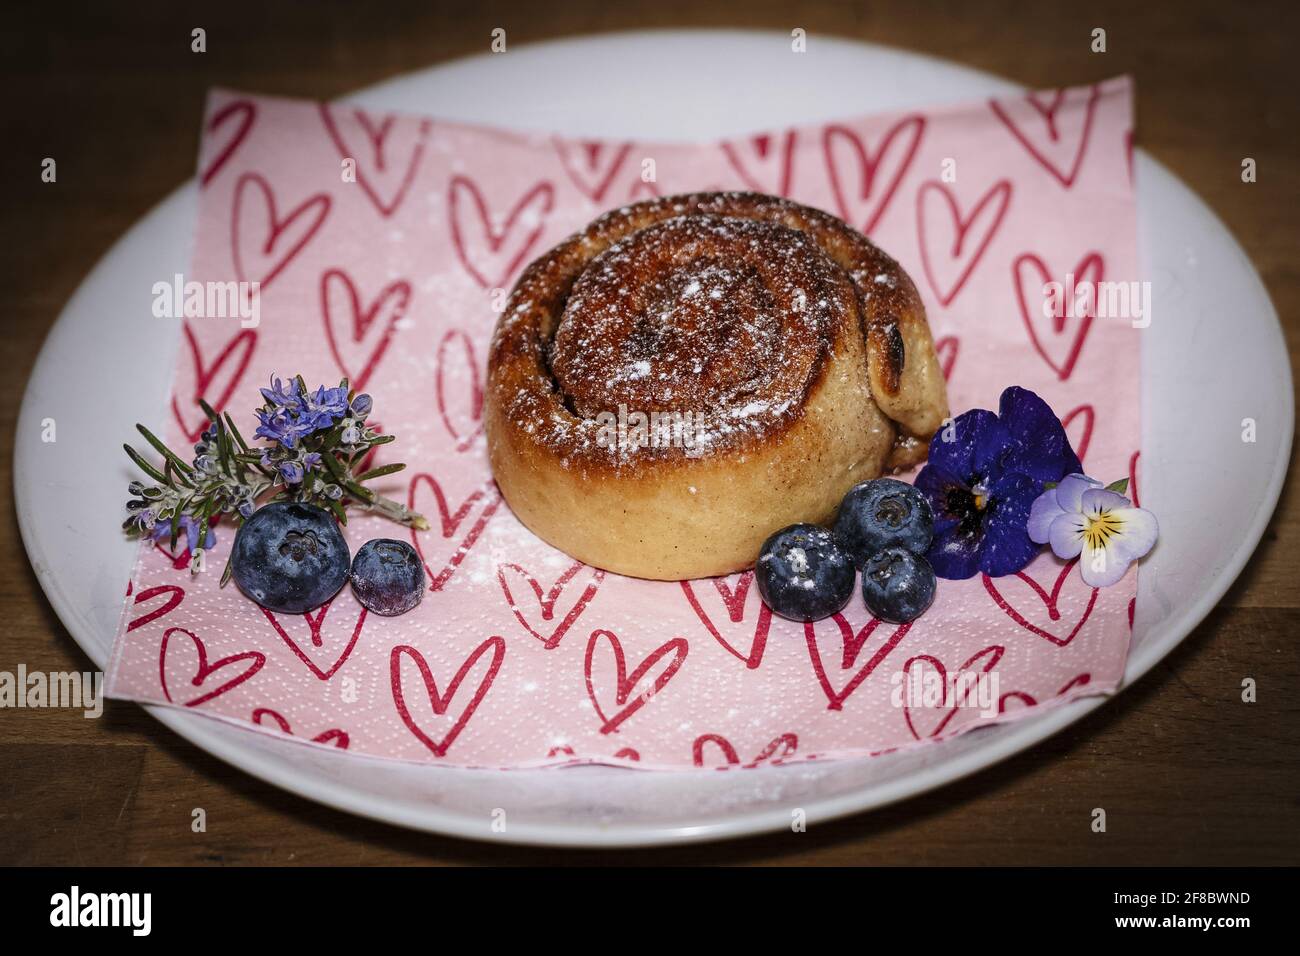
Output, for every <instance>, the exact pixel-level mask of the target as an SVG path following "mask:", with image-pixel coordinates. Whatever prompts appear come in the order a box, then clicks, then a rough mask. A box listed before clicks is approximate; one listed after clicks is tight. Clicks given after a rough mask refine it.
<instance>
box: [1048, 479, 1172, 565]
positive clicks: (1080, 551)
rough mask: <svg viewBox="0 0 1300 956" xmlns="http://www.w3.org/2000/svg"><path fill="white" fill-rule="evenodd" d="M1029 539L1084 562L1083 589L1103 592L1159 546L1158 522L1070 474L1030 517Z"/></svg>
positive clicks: (1094, 482) (1093, 483)
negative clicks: (1086, 586) (1136, 562)
mask: <svg viewBox="0 0 1300 956" xmlns="http://www.w3.org/2000/svg"><path fill="white" fill-rule="evenodd" d="M1026 530H1027V531H1028V532H1029V537H1030V538H1031V539H1032V540H1034V541H1036V542H1038V543H1039V544H1050V545H1051V546H1052V552H1053V553H1054V554H1055V555H1056V556H1057V557H1058V558H1064V559H1066V560H1069V559H1071V558H1078V559H1079V573H1080V575H1082V577H1083V580H1084V583H1085V584H1087V585H1089V586H1090V587H1094V588H1104V587H1109V586H1110V585H1112V584H1114V583H1116V582H1117V581H1119V579H1120V578H1122V577H1124V572H1125V571H1127V570H1128V566H1129V565H1130V564H1131V563H1133V562H1134V561H1136V560H1138V559H1139V558H1141V557H1144V556H1145V555H1146V554H1147V552H1149V551H1150V550H1151V548H1152V547H1154V546H1155V543H1156V538H1157V536H1158V535H1159V533H1160V528H1159V525H1157V523H1156V516H1155V515H1153V514H1152V513H1151V512H1150V511H1147V510H1146V509H1145V508H1137V507H1134V505H1133V502H1131V501H1129V499H1127V498H1125V497H1124V496H1123V495H1122V494H1120V493H1119V492H1118V491H1111V490H1109V489H1107V488H1105V487H1103V486H1102V483H1101V482H1100V481H1097V480H1096V479H1095V478H1089V477H1088V476H1087V475H1082V474H1077V473H1076V474H1070V475H1067V476H1066V477H1065V478H1063V479H1061V483H1060V484H1059V485H1057V486H1056V487H1055V488H1048V489H1047V490H1046V491H1044V492H1043V493H1042V494H1041V495H1039V496H1038V497H1037V498H1036V499H1035V500H1034V503H1033V506H1032V507H1031V508H1030V511H1029V522H1028V525H1027V526H1026Z"/></svg>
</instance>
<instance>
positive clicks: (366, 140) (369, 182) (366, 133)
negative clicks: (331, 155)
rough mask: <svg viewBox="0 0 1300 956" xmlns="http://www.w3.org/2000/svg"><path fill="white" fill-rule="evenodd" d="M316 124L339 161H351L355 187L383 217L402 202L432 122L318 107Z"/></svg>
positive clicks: (325, 106)
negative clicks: (337, 152)
mask: <svg viewBox="0 0 1300 956" xmlns="http://www.w3.org/2000/svg"><path fill="white" fill-rule="evenodd" d="M320 115H321V120H322V122H324V124H325V130H326V132H328V133H329V136H330V139H331V140H333V141H334V146H335V148H336V149H338V151H339V156H341V157H342V158H343V159H351V160H352V161H353V162H355V163H356V169H357V184H358V185H359V186H360V187H361V189H362V191H363V192H364V193H365V194H366V197H367V198H368V199H369V200H370V201H371V202H372V203H373V204H374V206H375V208H376V209H378V210H379V214H380V215H381V216H383V217H384V218H388V217H389V216H391V215H392V214H393V213H394V212H396V211H397V207H398V206H400V205H401V204H402V200H403V199H405V198H406V192H407V190H408V189H410V188H411V182H412V180H414V179H415V172H416V170H417V169H418V168H419V166H420V158H421V157H422V156H423V155H424V145H425V140H427V139H428V138H429V130H430V129H432V127H433V123H432V122H431V121H429V120H427V119H421V120H416V119H411V118H407V117H401V118H399V117H396V116H389V115H386V116H382V117H379V118H375V117H373V116H371V115H370V114H369V113H367V112H366V111H365V110H361V109H346V108H344V107H331V106H328V105H327V104H324V103H322V104H321V107H320Z"/></svg>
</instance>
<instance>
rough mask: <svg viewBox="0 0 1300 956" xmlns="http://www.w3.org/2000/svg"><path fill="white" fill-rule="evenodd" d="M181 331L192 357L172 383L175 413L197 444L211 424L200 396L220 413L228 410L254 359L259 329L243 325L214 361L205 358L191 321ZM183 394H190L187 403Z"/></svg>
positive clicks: (186, 436)
mask: <svg viewBox="0 0 1300 956" xmlns="http://www.w3.org/2000/svg"><path fill="white" fill-rule="evenodd" d="M181 331H182V333H183V336H184V339H185V345H186V347H187V348H188V349H189V353H190V361H189V362H188V363H187V362H185V361H183V360H182V361H181V364H180V367H179V368H178V369H177V372H176V382H175V384H174V385H173V387H172V395H173V397H172V415H173V416H174V417H175V419H176V424H177V425H179V426H180V427H181V431H182V432H184V434H185V438H186V440H187V441H188V442H189V443H190V444H193V443H195V442H197V441H198V440H199V436H200V435H201V434H202V433H203V429H205V428H207V427H208V417H207V415H205V414H203V409H202V408H200V407H199V399H203V400H204V401H206V402H207V403H208V404H209V405H211V406H212V408H213V409H214V410H215V411H216V412H218V413H220V412H222V411H224V410H225V408H226V404H227V403H228V402H229V401H230V397H231V396H232V395H233V394H234V393H235V389H236V388H237V387H238V386H239V383H240V380H241V379H242V378H243V377H244V373H245V372H246V371H248V364H249V362H251V361H252V359H253V349H254V347H255V346H256V345H257V331H256V330H255V329H241V330H240V331H238V332H236V333H235V334H234V335H233V336H232V337H231V338H230V340H229V341H227V342H226V344H225V346H224V347H222V349H221V351H220V352H218V353H217V355H216V357H215V358H213V359H212V360H211V361H207V360H205V358H204V355H203V347H202V346H201V345H199V340H198V337H197V336H196V335H195V334H194V330H193V329H191V328H190V324H189V323H188V322H186V323H185V324H184V325H182V326H181ZM182 395H184V396H188V401H186V402H185V403H184V404H182V403H181V401H180V397H181V396H182Z"/></svg>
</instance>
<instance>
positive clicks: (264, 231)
mask: <svg viewBox="0 0 1300 956" xmlns="http://www.w3.org/2000/svg"><path fill="white" fill-rule="evenodd" d="M329 211H330V197H329V196H328V195H327V194H326V193H314V194H312V195H311V196H308V197H307V198H306V199H304V200H303V201H302V202H300V203H299V204H298V205H297V206H295V207H294V208H293V210H292V211H291V212H290V213H289V214H288V215H286V216H283V217H281V216H280V214H279V211H278V209H277V208H276V202H275V193H274V191H273V190H272V189H271V184H270V183H268V182H267V181H266V179H265V178H264V177H262V176H260V175H258V174H257V173H244V175H242V176H240V177H239V180H238V181H237V182H236V184H235V200H234V203H233V205H232V206H231V216H230V250H231V257H232V258H233V260H234V263H235V274H236V275H237V276H239V279H240V281H241V282H260V283H261V291H263V292H265V291H266V290H267V287H269V286H270V284H271V281H272V280H273V279H275V277H276V276H278V275H279V274H280V273H281V272H283V271H284V270H285V268H286V267H287V266H288V265H289V263H290V262H292V261H293V259H294V257H295V256H297V255H298V253H300V252H301V251H302V249H303V247H304V246H305V245H307V243H309V242H310V241H311V240H312V237H313V236H315V235H316V233H317V232H319V231H320V227H321V226H322V225H324V224H325V217H326V216H327V215H329Z"/></svg>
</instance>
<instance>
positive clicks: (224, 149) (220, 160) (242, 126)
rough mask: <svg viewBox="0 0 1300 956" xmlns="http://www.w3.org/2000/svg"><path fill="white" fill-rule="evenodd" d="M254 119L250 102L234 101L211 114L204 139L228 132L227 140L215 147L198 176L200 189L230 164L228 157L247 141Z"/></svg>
mask: <svg viewBox="0 0 1300 956" xmlns="http://www.w3.org/2000/svg"><path fill="white" fill-rule="evenodd" d="M256 119H257V105H256V104H255V103H253V101H252V100H234V101H232V102H230V103H227V104H226V105H225V106H223V107H221V109H219V110H217V111H216V112H215V113H213V114H212V118H211V119H210V120H208V128H207V134H206V137H205V139H206V138H211V137H212V136H214V135H215V134H216V133H217V131H218V130H228V131H229V132H228V136H229V138H228V139H227V140H226V142H225V143H224V144H223V145H221V146H219V147H217V153H216V155H215V156H214V157H213V158H212V162H210V163H209V164H208V165H207V168H205V169H204V170H203V172H202V173H200V174H199V186H200V188H201V187H203V186H206V185H207V184H208V183H210V182H212V180H213V179H214V178H215V177H216V175H217V173H219V172H221V170H222V169H223V168H224V167H225V165H226V163H228V162H230V157H231V156H233V155H234V154H235V150H237V149H239V147H240V145H241V144H242V143H243V142H244V140H246V139H248V134H249V131H250V130H252V128H253V123H254V122H255V121H256Z"/></svg>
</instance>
